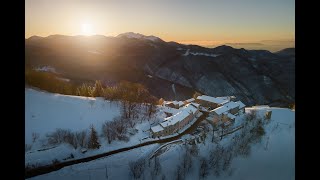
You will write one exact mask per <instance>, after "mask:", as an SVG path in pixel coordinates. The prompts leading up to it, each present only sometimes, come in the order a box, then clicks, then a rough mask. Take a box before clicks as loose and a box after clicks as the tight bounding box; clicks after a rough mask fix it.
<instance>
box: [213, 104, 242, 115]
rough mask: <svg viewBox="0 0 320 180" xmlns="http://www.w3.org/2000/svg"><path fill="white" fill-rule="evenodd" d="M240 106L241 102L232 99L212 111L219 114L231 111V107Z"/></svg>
mask: <svg viewBox="0 0 320 180" xmlns="http://www.w3.org/2000/svg"><path fill="white" fill-rule="evenodd" d="M238 106H239V104H236V103H235V102H233V101H230V102H228V103H226V104H224V105H223V106H220V107H218V108H216V109H214V110H212V111H213V112H215V113H217V114H218V115H221V114H222V113H225V112H227V111H229V110H230V109H233V108H236V107H238Z"/></svg>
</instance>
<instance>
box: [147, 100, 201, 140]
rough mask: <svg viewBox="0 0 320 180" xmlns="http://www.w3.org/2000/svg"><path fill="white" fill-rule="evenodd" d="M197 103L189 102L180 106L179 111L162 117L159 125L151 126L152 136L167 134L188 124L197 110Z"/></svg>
mask: <svg viewBox="0 0 320 180" xmlns="http://www.w3.org/2000/svg"><path fill="white" fill-rule="evenodd" d="M199 106H200V105H199V104H196V103H190V104H187V105H186V106H184V107H183V108H181V111H179V112H178V113H176V114H174V115H173V116H170V117H167V118H164V120H163V122H161V123H160V124H159V125H157V126H154V127H151V133H152V136H153V137H160V136H167V135H170V134H173V133H176V132H177V131H179V130H181V129H183V128H184V127H185V126H186V125H187V124H189V123H190V122H191V121H192V120H193V119H194V118H195V117H196V115H197V114H198V113H199V112H200V111H199Z"/></svg>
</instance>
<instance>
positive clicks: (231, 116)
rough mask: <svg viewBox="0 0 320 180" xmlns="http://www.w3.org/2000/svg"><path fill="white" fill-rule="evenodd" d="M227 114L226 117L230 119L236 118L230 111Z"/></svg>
mask: <svg viewBox="0 0 320 180" xmlns="http://www.w3.org/2000/svg"><path fill="white" fill-rule="evenodd" d="M227 116H228V118H230V119H235V118H236V116H235V115H233V114H230V113H228V114H227Z"/></svg>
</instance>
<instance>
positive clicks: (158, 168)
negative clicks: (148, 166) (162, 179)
mask: <svg viewBox="0 0 320 180" xmlns="http://www.w3.org/2000/svg"><path fill="white" fill-rule="evenodd" d="M161 169H162V167H161V164H160V161H159V158H158V156H155V158H154V172H155V175H159V174H160V173H161Z"/></svg>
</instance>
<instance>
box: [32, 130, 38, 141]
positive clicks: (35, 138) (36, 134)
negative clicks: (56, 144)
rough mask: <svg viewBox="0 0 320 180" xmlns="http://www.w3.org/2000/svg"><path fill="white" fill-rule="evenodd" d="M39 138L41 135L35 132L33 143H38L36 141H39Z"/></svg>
mask: <svg viewBox="0 0 320 180" xmlns="http://www.w3.org/2000/svg"><path fill="white" fill-rule="evenodd" d="M39 137H40V134H39V133H35V132H33V133H32V142H33V143H34V142H36V140H37V139H39Z"/></svg>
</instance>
